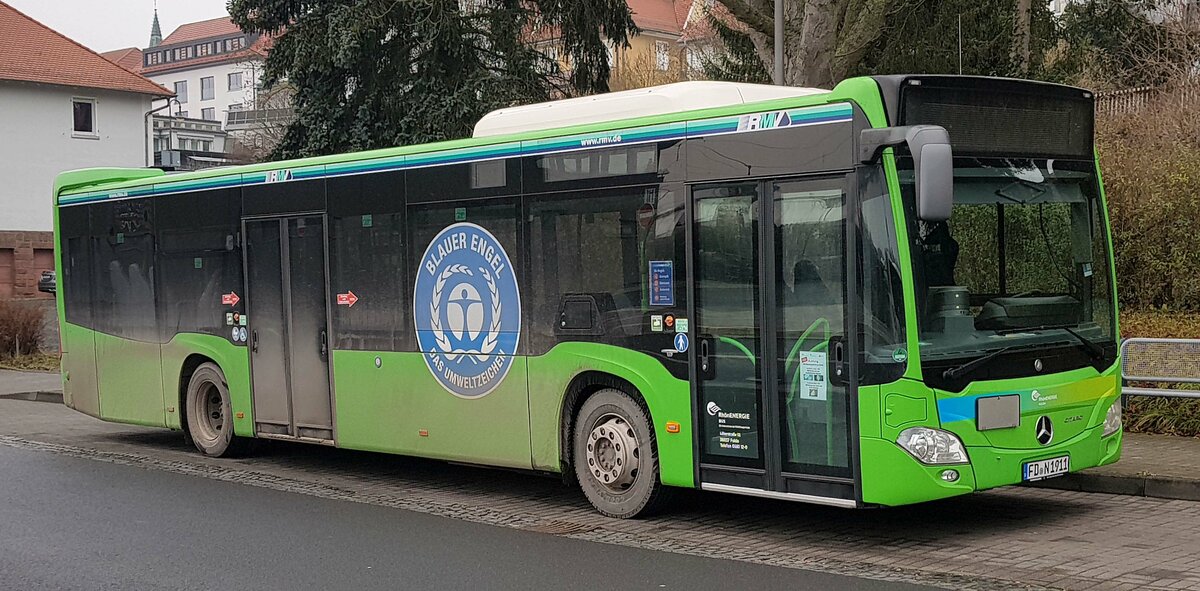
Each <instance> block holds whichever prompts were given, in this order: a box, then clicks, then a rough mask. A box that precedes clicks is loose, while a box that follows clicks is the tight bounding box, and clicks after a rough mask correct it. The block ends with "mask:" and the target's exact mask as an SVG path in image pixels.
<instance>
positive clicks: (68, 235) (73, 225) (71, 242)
mask: <svg viewBox="0 0 1200 591" xmlns="http://www.w3.org/2000/svg"><path fill="white" fill-rule="evenodd" d="M88 210H89V208H88V207H87V206H82V205H77V206H75V207H64V208H61V209H59V210H58V229H59V244H60V247H61V248H62V249H63V251H62V274H61V275H59V277H58V278H57V281H58V286H57V289H59V290H61V291H62V294H63V305H64V307H65V308H66V317H67V322H70V323H72V324H77V325H79V326H84V327H89V328H90V327H91V325H92V289H91V287H92V273H91V239H90V238H89V237H88Z"/></svg>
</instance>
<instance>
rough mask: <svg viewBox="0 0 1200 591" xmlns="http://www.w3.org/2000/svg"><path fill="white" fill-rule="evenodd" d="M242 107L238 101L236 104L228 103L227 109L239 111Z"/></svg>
mask: <svg viewBox="0 0 1200 591" xmlns="http://www.w3.org/2000/svg"><path fill="white" fill-rule="evenodd" d="M242 108H243V107H242V104H241V103H238V104H236V105H229V109H228V110H230V111H241V110H242Z"/></svg>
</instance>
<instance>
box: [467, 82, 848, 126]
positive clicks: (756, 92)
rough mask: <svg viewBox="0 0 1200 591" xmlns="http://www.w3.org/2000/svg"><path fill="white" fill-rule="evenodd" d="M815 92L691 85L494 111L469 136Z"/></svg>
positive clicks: (816, 90)
mask: <svg viewBox="0 0 1200 591" xmlns="http://www.w3.org/2000/svg"><path fill="white" fill-rule="evenodd" d="M828 92H829V91H828V90H821V89H819V88H794V87H791V86H769V85H766V84H746V83H739V82H710V81H691V82H676V83H674V84H665V85H663V86H651V87H649V88H637V89H634V90H622V91H620V92H609V93H605V94H596V95H591V96H581V97H577V98H569V99H562V100H557V101H549V102H545V103H534V104H532V105H520V106H516V107H507V108H504V109H497V110H495V111H492V112H491V113H488V114H487V115H484V116H483V118H482V119H480V120H479V122H478V123H476V124H475V134H474V137H491V136H496V135H508V134H512V133H520V132H523V131H539V130H550V129H559V128H563V127H571V126H574V125H586V124H588V123H601V122H608V121H621V120H624V119H636V118H638V117H649V116H652V115H665V114H667V113H685V112H687V111H699V110H702V109H712V108H718V107H732V106H735V105H745V104H748V103H758V102H762V101H769V100H772V99H782V98H794V97H800V96H811V95H814V94H826V93H828Z"/></svg>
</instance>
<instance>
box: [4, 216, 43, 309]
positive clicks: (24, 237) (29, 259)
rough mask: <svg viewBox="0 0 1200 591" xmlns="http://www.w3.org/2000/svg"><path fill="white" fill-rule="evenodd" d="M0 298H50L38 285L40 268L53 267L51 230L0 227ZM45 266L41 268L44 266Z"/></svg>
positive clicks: (40, 273) (40, 274) (41, 269)
mask: <svg viewBox="0 0 1200 591" xmlns="http://www.w3.org/2000/svg"><path fill="white" fill-rule="evenodd" d="M0 266H3V267H9V268H8V269H4V268H0V282H2V283H0V298H15V299H27V298H52V297H54V296H53V295H52V294H48V293H41V292H39V291H38V289H37V284H38V279H40V278H41V276H42V271H44V270H53V269H54V232H37V231H27V230H17V231H0ZM43 267H44V268H43Z"/></svg>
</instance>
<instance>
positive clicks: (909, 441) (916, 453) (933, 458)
mask: <svg viewBox="0 0 1200 591" xmlns="http://www.w3.org/2000/svg"><path fill="white" fill-rule="evenodd" d="M896 443H897V444H899V445H900V447H903V448H904V451H907V452H908V453H909V454H912V457H914V458H916V459H917V461H918V462H921V463H922V464H931V465H934V464H965V463H967V461H968V460H967V450H966V448H964V447H963V444H962V441H960V440H959V439H958V436H956V435H955V434H953V433H950V432H949V431H942V430H941V429H931V428H929V427H912V428H909V429H905V430H904V431H901V432H900V437H899V438H898V439H897V440H896Z"/></svg>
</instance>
